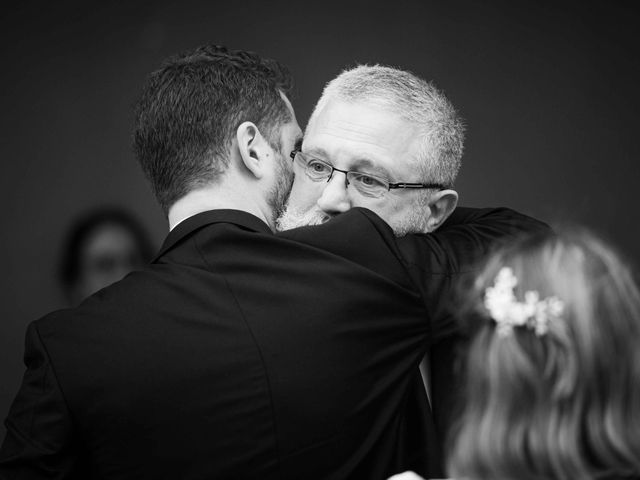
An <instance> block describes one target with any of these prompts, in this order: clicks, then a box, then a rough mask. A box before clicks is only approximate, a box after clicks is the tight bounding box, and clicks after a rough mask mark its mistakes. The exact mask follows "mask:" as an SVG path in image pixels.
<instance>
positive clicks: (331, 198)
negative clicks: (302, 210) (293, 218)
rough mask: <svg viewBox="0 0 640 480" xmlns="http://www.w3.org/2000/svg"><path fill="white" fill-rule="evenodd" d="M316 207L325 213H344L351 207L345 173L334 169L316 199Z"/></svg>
mask: <svg viewBox="0 0 640 480" xmlns="http://www.w3.org/2000/svg"><path fill="white" fill-rule="evenodd" d="M317 203H318V207H319V208H320V209H321V210H322V211H323V212H326V213H334V214H335V213H344V212H346V211H347V210H349V209H350V208H351V200H350V198H349V192H348V191H347V181H346V178H345V174H344V173H342V172H338V171H334V172H333V176H332V177H331V180H329V181H328V182H327V183H326V186H325V188H324V190H323V191H322V195H320V198H319V199H318V202H317Z"/></svg>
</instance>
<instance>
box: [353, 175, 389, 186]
mask: <svg viewBox="0 0 640 480" xmlns="http://www.w3.org/2000/svg"><path fill="white" fill-rule="evenodd" d="M355 180H356V181H357V182H358V183H359V184H360V185H362V186H363V187H367V188H379V187H382V188H384V187H385V185H384V183H382V182H381V181H380V180H378V179H377V178H375V177H371V176H369V175H358V176H357V177H356V178H355Z"/></svg>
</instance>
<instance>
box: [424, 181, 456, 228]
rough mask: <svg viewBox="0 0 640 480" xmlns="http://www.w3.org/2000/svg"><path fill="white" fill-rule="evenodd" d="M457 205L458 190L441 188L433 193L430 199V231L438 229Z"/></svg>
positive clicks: (428, 222)
mask: <svg viewBox="0 0 640 480" xmlns="http://www.w3.org/2000/svg"><path fill="white" fill-rule="evenodd" d="M456 205H458V192H456V191H455V190H440V191H439V192H436V193H434V194H432V195H431V199H430V200H429V209H430V210H431V215H430V216H429V220H427V227H428V230H429V231H430V232H433V231H434V230H437V229H438V228H439V227H440V225H442V224H443V223H444V221H445V220H446V219H447V217H448V216H449V215H451V213H452V212H453V211H454V210H455V209H456Z"/></svg>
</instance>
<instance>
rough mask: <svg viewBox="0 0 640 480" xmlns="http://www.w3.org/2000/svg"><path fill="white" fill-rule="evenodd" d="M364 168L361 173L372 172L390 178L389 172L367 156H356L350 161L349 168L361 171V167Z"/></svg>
mask: <svg viewBox="0 0 640 480" xmlns="http://www.w3.org/2000/svg"><path fill="white" fill-rule="evenodd" d="M363 168H364V169H366V171H364V172H362V173H368V172H369V173H373V174H376V175H380V176H382V177H385V178H386V179H387V180H390V179H391V174H390V173H389V171H388V170H387V169H386V168H384V167H383V166H381V165H378V164H376V163H375V162H372V161H371V160H369V159H368V158H358V159H357V160H355V161H354V162H353V163H352V167H351V170H357V171H361V169H363Z"/></svg>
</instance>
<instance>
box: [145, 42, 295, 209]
mask: <svg viewBox="0 0 640 480" xmlns="http://www.w3.org/2000/svg"><path fill="white" fill-rule="evenodd" d="M292 87H293V80H292V77H291V75H290V73H289V71H288V69H287V68H286V67H285V66H284V65H282V64H280V63H278V62H276V61H275V60H270V59H265V58H261V57H260V56H258V55H257V54H255V53H253V52H247V51H242V50H228V49H227V48H225V47H222V46H217V45H205V46H201V47H198V48H196V49H195V50H193V51H190V52H185V53H182V54H179V55H176V56H173V57H170V58H168V59H167V60H166V61H165V62H164V63H163V64H162V66H161V68H160V69H159V70H157V71H155V72H153V73H152V74H151V75H150V77H149V79H148V81H147V83H146V85H145V86H144V88H143V91H142V95H141V97H140V99H139V101H138V103H137V105H136V111H135V114H136V123H135V133H134V151H135V155H136V157H137V159H138V161H139V162H140V165H141V166H142V170H143V171H144V173H145V175H146V176H147V178H148V179H149V181H150V182H151V186H152V188H153V192H154V194H155V195H156V198H157V199H158V202H159V203H160V206H161V207H162V209H163V211H164V212H165V214H166V213H168V211H169V208H170V207H171V205H173V204H174V203H175V202H176V201H177V200H178V199H180V198H181V197H183V196H184V195H185V194H187V193H188V192H189V191H191V190H192V189H194V188H197V187H199V186H202V185H206V184H209V183H211V182H212V181H214V180H215V179H216V178H217V177H218V176H219V175H220V174H221V173H223V172H224V171H225V170H226V169H227V167H228V165H229V158H228V154H229V148H230V146H231V142H232V140H233V138H234V136H235V131H236V129H237V128H238V126H239V125H240V124H241V123H242V122H245V121H251V122H253V123H255V124H256V126H257V127H258V128H259V129H260V131H261V133H262V134H263V135H264V136H265V138H266V139H267V141H268V142H269V143H270V144H271V145H272V146H273V147H274V148H276V150H279V148H278V147H279V140H278V139H279V132H280V128H279V127H280V126H281V125H282V124H284V123H287V122H289V121H291V113H290V112H289V109H288V108H287V105H286V103H285V102H284V101H283V99H282V97H281V94H280V92H282V93H283V94H285V95H289V94H290V93H291V90H292Z"/></svg>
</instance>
